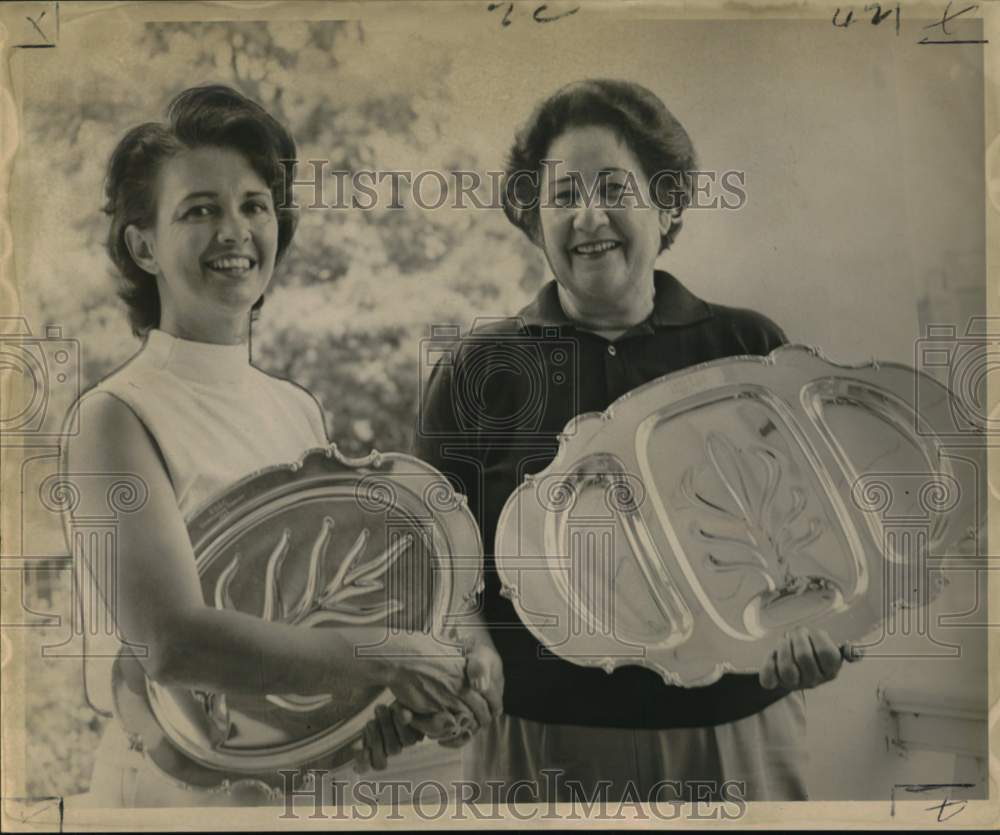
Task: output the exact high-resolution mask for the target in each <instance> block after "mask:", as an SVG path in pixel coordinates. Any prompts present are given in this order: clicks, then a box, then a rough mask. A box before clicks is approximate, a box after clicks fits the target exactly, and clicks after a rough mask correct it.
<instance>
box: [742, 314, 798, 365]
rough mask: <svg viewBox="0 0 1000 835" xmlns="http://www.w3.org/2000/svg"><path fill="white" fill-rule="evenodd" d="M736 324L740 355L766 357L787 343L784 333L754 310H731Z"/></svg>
mask: <svg viewBox="0 0 1000 835" xmlns="http://www.w3.org/2000/svg"><path fill="white" fill-rule="evenodd" d="M732 314H733V316H734V318H735V323H737V326H736V328H735V329H734V330H735V331H736V333H737V334H738V340H739V345H738V349H739V352H740V353H744V354H750V355H756V356H767V355H768V354H770V353H771V351H773V350H774V349H775V348H780V347H781V346H782V345H786V344H787V343H788V337H787V336H785V332H784V331H783V330H782V329H781V328H780V327H779V326H778V325H776V324H775V323H774V322H772V321H771V320H770V319H769V318H768V317H767V316H765V315H764V314H763V313H758V312H757V311H755V310H739V309H732Z"/></svg>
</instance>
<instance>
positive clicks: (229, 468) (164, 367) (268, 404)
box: [84, 330, 328, 518]
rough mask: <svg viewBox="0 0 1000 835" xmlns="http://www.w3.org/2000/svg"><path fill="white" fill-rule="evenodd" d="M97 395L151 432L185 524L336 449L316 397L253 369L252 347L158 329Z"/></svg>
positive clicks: (98, 390)
mask: <svg viewBox="0 0 1000 835" xmlns="http://www.w3.org/2000/svg"><path fill="white" fill-rule="evenodd" d="M96 392H106V393H108V394H111V395H113V396H114V397H116V398H118V399H119V400H121V401H122V402H124V403H125V404H126V405H127V406H128V407H129V408H130V409H131V410H132V411H133V412H135V414H136V415H137V416H138V418H139V419H140V420H141V421H142V423H143V424H144V425H145V427H146V428H147V429H148V430H149V433H150V435H152V437H153V439H154V441H155V442H156V444H157V446H158V447H159V450H160V453H161V454H162V456H163V459H164V461H165V462H166V466H167V472H168V474H169V476H170V480H171V482H172V484H173V486H174V493H175V495H176V497H177V506H178V507H179V508H180V510H181V514H182V515H183V516H184V517H185V518H189V517H190V516H191V515H192V513H193V512H194V511H195V510H197V509H198V508H199V507H200V506H201V505H202V504H204V503H206V502H207V501H208V500H209V499H211V498H213V497H214V496H215V495H217V494H218V493H219V492H220V491H222V490H225V489H226V488H227V487H229V486H230V485H231V484H233V483H234V482H236V481H238V480H239V479H241V478H243V477H245V476H247V475H249V474H251V473H253V472H256V471H257V470H260V469H263V468H264V467H270V466H273V465H275V464H288V463H291V462H293V461H297V460H298V459H299V458H301V457H302V454H303V452H305V451H306V450H307V449H312V448H314V447H322V446H326V445H327V443H328V441H327V437H326V430H325V428H324V425H323V416H322V414H321V412H320V408H319V405H318V404H317V403H316V401H315V400H313V399H312V396H311V395H310V394H309V393H308V392H307V391H306V390H305V389H302V388H299V387H298V386H297V385H295V384H294V383H290V382H288V381H287V380H280V379H278V378H276V377H272V376H270V375H268V374H265V373H264V372H263V371H261V370H259V369H257V368H254V367H253V366H252V365H250V362H249V355H248V350H247V346H246V345H212V344H209V343H206V342H191V341H189V340H186V339H178V338H177V337H174V336H171V335H170V334H167V333H164V332H163V331H161V330H152V331H150V332H149V334H148V335H147V337H146V343H145V345H144V346H143V347H142V350H140V351H139V353H138V354H136V355H135V356H134V357H133V358H132V359H131V360H130V361H129V362H128V363H126V364H125V365H124V366H123V367H122V368H120V369H119V370H118V371H116V372H115V373H114V374H112V375H111V376H110V377H108V378H106V379H105V380H102V381H101V382H100V383H98V385H97V386H95V387H94V388H93V389H91V390H90V391H89V392H88V393H87V394H86V395H84V397H89V396H93V394H94V393H96Z"/></svg>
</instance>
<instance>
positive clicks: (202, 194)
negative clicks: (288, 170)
mask: <svg viewBox="0 0 1000 835" xmlns="http://www.w3.org/2000/svg"><path fill="white" fill-rule="evenodd" d="M267 195H268V192H266V191H245V192H243V198H244V199H246V198H247V197H266V196H267ZM218 196H219V193H218V192H217V191H192V192H191V193H190V194H185V195H184V197H182V198H181V203H185V202H187V201H188V200H200V199H203V198H206V197H208V198H212V199H214V198H217V197H218Z"/></svg>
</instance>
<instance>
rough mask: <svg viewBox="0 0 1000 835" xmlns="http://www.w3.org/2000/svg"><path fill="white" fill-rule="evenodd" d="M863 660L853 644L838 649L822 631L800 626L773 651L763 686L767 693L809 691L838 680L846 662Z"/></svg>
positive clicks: (762, 678)
mask: <svg viewBox="0 0 1000 835" xmlns="http://www.w3.org/2000/svg"><path fill="white" fill-rule="evenodd" d="M860 658H861V655H860V653H858V652H857V651H856V650H854V649H853V648H852V647H851V645H850V644H844V645H843V646H842V647H838V646H837V645H836V644H835V643H834V642H833V641H832V640H830V636H829V635H827V634H826V632H824V631H823V630H822V629H816V630H811V629H809V628H807V627H805V626H800V627H799V628H798V629H796V630H795V631H794V632H790V633H788V634H786V635H785V638H784V640H783V641H782V642H781V644H780V645H779V646H778V648H777V649H774V650H772V652H771V654H770V655H769V656H768V659H767V661H766V662H765V663H764V666H763V667H761V669H760V685H761V687H763V688H765V689H766V690H774V689H775V688H776V687H784V688H785V689H787V690H808V689H809V688H811V687H816V686H817V685H819V684H824V683H825V682H827V681H832V680H833V679H835V678H836V677H837V675H838V674H839V673H840V668H841V667H842V666H843V664H844V661H845V660H846V661H857V660H859V659H860Z"/></svg>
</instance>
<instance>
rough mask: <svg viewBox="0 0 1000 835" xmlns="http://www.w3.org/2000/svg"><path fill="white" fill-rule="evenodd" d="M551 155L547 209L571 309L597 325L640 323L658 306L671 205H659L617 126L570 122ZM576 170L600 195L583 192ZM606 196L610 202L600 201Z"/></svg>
mask: <svg viewBox="0 0 1000 835" xmlns="http://www.w3.org/2000/svg"><path fill="white" fill-rule="evenodd" d="M547 159H548V160H550V161H551V162H550V164H547V165H546V166H544V168H543V171H542V183H541V184H542V201H541V208H540V210H539V214H540V219H541V229H542V238H543V246H544V248H545V256H546V258H547V259H548V262H549V265H550V266H551V268H552V271H553V273H554V274H555V277H556V281H557V282H558V283H559V286H560V298H561V299H562V301H563V306H564V307H565V308H567V310H566V313H567V314H568V315H569V316H570V317H572V318H574V319H578V320H580V321H583V322H585V323H589V324H592V325H606V326H609V327H614V326H623V327H627V326H629V325H633V324H636V322H638V321H641V320H642V319H643V318H645V317H646V316H647V315H648V314H649V312H650V310H651V306H652V298H653V265H654V263H655V261H656V256H657V255H658V254H659V251H660V236H661V235H662V234H665V232H666V231H667V229H669V228H670V215H669V213H668V212H666V211H663V210H659V209H657V208H655V207H654V205H653V203H652V200H651V199H650V194H649V180H648V177H647V175H646V173H645V172H644V171H643V170H642V166H641V165H640V163H639V160H638V159H637V158H636V156H635V154H634V153H633V152H632V150H631V148H629V147H628V145H627V144H625V143H624V142H622V141H621V140H620V139H619V138H618V136H617V134H615V133H614V131H612V130H611V129H610V128H606V127H602V126H587V127H575V128H570V129H569V130H567V131H566V132H565V133H563V134H561V135H560V136H559V137H557V138H556V140H555V141H554V142H553V143H552V145H551V147H550V148H549V151H548V154H547ZM574 178H576V179H577V182H578V184H580V183H582V185H583V186H584V187H585V188H586V190H587V192H588V193H589V194H591V195H593V199H591V200H589V201H588V200H585V195H583V194H582V193H577V192H578V189H574V182H573V181H574ZM598 196H603V197H604V203H605V206H606V207H605V208H601V207H600V206H597V205H594V204H595V203H596V202H598V201H597V198H598ZM585 202H586V203H587V205H585Z"/></svg>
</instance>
